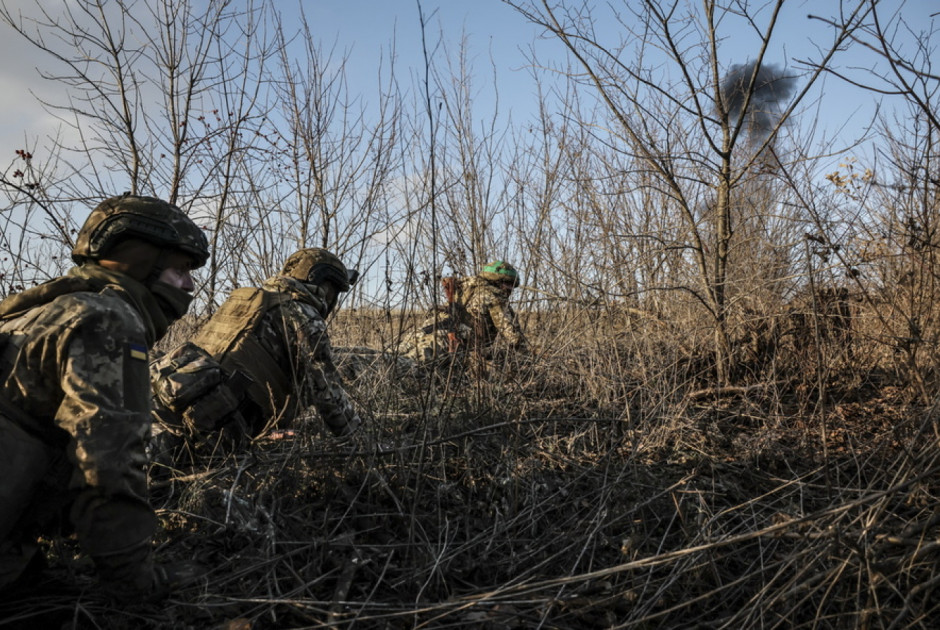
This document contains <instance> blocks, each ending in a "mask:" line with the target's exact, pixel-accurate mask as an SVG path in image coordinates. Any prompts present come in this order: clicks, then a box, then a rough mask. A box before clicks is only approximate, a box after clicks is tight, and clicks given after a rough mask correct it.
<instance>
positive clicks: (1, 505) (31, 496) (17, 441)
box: [0, 415, 57, 589]
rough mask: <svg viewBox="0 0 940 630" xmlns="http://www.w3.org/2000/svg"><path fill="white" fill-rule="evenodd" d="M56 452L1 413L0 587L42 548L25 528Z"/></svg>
mask: <svg viewBox="0 0 940 630" xmlns="http://www.w3.org/2000/svg"><path fill="white" fill-rule="evenodd" d="M56 459H57V453H56V451H55V450H54V449H52V448H50V447H49V446H47V445H46V444H45V443H43V442H42V441H40V440H39V439H37V438H35V437H33V436H31V435H30V434H28V433H27V432H26V431H24V430H23V429H22V428H20V426H19V425H17V424H15V423H14V422H12V421H11V420H9V419H8V418H6V417H4V416H2V415H0V589H3V588H5V587H7V586H9V585H10V584H12V583H13V582H15V581H16V580H17V578H19V577H20V575H21V574H22V573H23V571H24V570H25V569H26V567H27V565H29V563H30V561H31V560H32V559H33V557H34V556H35V554H36V553H37V552H38V550H39V548H38V545H37V544H36V541H35V540H30V539H29V538H28V537H24V536H23V535H22V534H23V532H22V529H23V527H24V526H25V525H27V524H28V521H29V520H31V519H30V517H31V516H32V515H33V514H32V513H34V512H36V511H37V507H41V506H37V497H40V496H45V493H44V492H42V491H41V490H42V488H43V485H44V483H43V482H44V481H47V478H48V476H49V474H50V472H51V470H52V469H53V468H54V462H55V461H56Z"/></svg>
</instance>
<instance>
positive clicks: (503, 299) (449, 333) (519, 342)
mask: <svg viewBox="0 0 940 630" xmlns="http://www.w3.org/2000/svg"><path fill="white" fill-rule="evenodd" d="M519 282H520V280H519V272H518V271H517V270H516V268H515V267H513V266H512V265H511V264H509V263H508V262H505V261H503V260H494V261H492V262H488V263H486V264H485V265H483V268H482V269H481V270H480V272H479V273H478V274H477V275H475V276H470V277H466V278H450V277H449V278H443V279H442V284H443V285H444V291H445V294H446V296H447V304H446V305H445V306H437V307H435V308H434V309H433V310H432V311H431V312H430V313H429V314H428V315H427V317H426V318H425V320H424V321H423V322H422V323H421V325H420V326H419V327H418V329H417V330H416V331H414V332H413V333H411V334H410V335H406V336H405V339H404V340H403V343H402V345H400V346H399V348H398V351H399V352H400V353H401V354H402V355H403V356H406V357H408V358H411V359H414V360H417V361H421V362H424V361H429V360H431V359H433V358H435V357H441V356H449V355H453V354H463V353H467V352H470V353H473V354H474V355H476V356H477V357H478V358H481V359H491V358H492V353H493V350H494V348H495V347H496V346H497V345H499V346H501V347H502V348H504V349H506V350H512V351H519V350H523V349H525V347H526V339H525V335H524V334H523V332H522V328H521V326H520V325H519V319H518V318H517V317H516V313H515V311H514V310H513V308H512V306H511V305H510V304H509V299H510V297H511V295H512V290H513V289H514V288H515V287H517V286H519Z"/></svg>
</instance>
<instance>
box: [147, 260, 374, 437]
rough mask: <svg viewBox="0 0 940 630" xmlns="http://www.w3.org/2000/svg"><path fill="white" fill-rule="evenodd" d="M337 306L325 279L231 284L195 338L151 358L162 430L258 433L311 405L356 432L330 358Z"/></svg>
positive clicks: (331, 423)
mask: <svg viewBox="0 0 940 630" xmlns="http://www.w3.org/2000/svg"><path fill="white" fill-rule="evenodd" d="M342 290H348V286H347V287H346V288H345V289H342ZM332 306H333V305H331V304H329V302H328V298H327V296H326V294H325V291H324V290H323V288H322V287H321V286H320V285H317V284H313V283H309V282H302V281H301V280H298V279H297V278H294V277H291V276H288V275H280V276H275V277H272V278H269V279H268V280H267V281H265V283H264V284H263V285H262V286H261V287H260V288H244V289H237V290H236V291H234V292H233V293H232V295H231V296H230V297H229V299H228V300H227V301H226V302H225V304H223V305H222V307H221V308H220V309H219V310H218V311H217V312H216V313H215V314H214V315H213V316H212V317H211V318H210V319H209V320H208V321H207V322H206V323H205V324H204V325H203V326H202V327H201V328H200V329H199V331H198V332H197V333H196V335H195V337H194V338H193V340H192V342H190V343H186V344H183V346H180V347H179V348H177V349H175V350H173V351H171V352H168V353H167V354H166V355H165V356H164V357H161V358H159V359H157V360H155V361H154V362H153V363H152V364H151V379H152V381H153V387H154V392H155V397H156V401H157V404H158V406H159V407H160V409H159V410H158V413H157V416H158V418H159V420H160V421H161V424H162V425H163V427H162V428H164V429H166V430H168V431H170V432H172V433H175V434H177V435H184V434H190V435H191V436H193V437H196V438H199V437H201V436H202V437H204V436H205V435H206V434H209V435H211V434H212V433H213V432H215V431H217V430H220V429H222V428H223V427H224V428H226V429H227V430H230V431H234V432H235V433H236V434H238V433H242V432H247V433H248V435H250V436H257V435H259V434H261V433H262V432H264V431H265V429H267V428H271V427H273V426H280V427H285V426H288V425H289V424H290V423H292V422H293V421H294V419H295V418H296V417H297V416H298V415H299V414H300V413H301V412H303V411H304V410H305V409H306V408H308V407H310V406H313V407H314V408H315V409H316V410H317V411H318V412H319V415H320V416H321V417H322V419H323V421H324V423H325V424H326V426H327V427H328V428H329V430H330V431H331V432H332V433H333V434H334V435H337V436H342V435H348V434H350V433H352V432H354V431H355V430H356V429H357V428H358V427H359V425H360V424H361V423H362V420H361V419H360V417H359V414H358V413H357V412H356V410H355V408H354V406H353V404H352V402H350V399H349V397H348V396H347V394H346V392H345V390H344V388H343V383H342V378H341V376H340V374H339V372H338V370H337V369H336V366H335V365H334V362H333V355H332V349H331V345H330V337H329V334H328V332H327V324H326V319H325V318H326V316H327V315H328V314H329V312H330V310H331V309H332ZM233 425H234V426H233ZM238 425H243V426H238ZM239 437H240V436H239Z"/></svg>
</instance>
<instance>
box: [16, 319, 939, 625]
mask: <svg viewBox="0 0 940 630" xmlns="http://www.w3.org/2000/svg"><path fill="white" fill-rule="evenodd" d="M527 317H528V319H527V322H526V323H527V329H528V331H529V336H530V337H531V338H532V340H533V346H534V351H533V353H532V354H531V355H527V356H521V357H520V356H506V357H505V358H504V359H503V360H502V361H492V362H491V363H489V364H488V365H486V366H483V368H480V367H479V366H476V367H474V366H466V365H461V364H460V363H454V364H451V363H444V364H442V365H439V366H435V367H432V368H419V367H415V366H413V365H409V364H407V363H403V362H400V361H398V360H396V359H395V358H394V357H393V356H390V355H387V354H383V353H380V352H369V351H365V350H361V349H360V350H358V351H356V350H352V351H349V352H346V353H345V354H344V353H343V352H340V353H338V361H339V363H340V365H341V368H342V369H343V371H344V374H345V375H346V376H347V379H348V381H349V389H350V393H351V395H352V396H353V397H354V398H355V399H356V400H357V402H358V403H359V404H360V405H361V406H363V407H364V408H365V409H366V410H367V414H368V416H369V423H368V425H367V427H366V429H365V431H364V432H363V433H362V434H361V435H359V436H357V437H356V438H355V439H352V440H346V441H343V440H336V439H334V438H331V437H328V436H327V435H325V434H324V432H323V431H322V429H321V423H320V422H319V420H318V419H317V418H316V417H310V418H307V419H305V420H304V421H303V422H300V423H298V425H297V426H296V432H295V434H294V435H292V436H290V435H289V436H286V437H282V438H280V439H265V440H261V441H258V442H257V443H255V444H253V445H251V447H250V448H248V449H246V450H244V451H240V452H237V453H227V454H217V455H216V456H214V457H207V458H205V459H204V460H203V461H200V463H199V465H197V466H191V467H188V468H185V469H181V470H178V471H175V472H173V473H172V474H170V475H167V474H166V471H162V472H161V473H160V475H155V477H154V480H155V481H154V488H153V496H154V502H155V504H156V506H157V507H158V509H159V514H160V519H161V522H162V524H163V526H164V533H163V534H162V536H161V539H160V541H159V542H160V546H159V550H158V555H159V556H160V557H161V558H164V559H167V560H178V559H196V560H198V561H199V562H200V563H201V564H202V565H203V566H204V567H205V568H206V570H207V574H206V576H205V577H204V578H203V580H202V581H201V582H199V583H198V584H197V585H194V586H191V587H189V588H187V589H185V590H183V591H181V592H179V593H177V594H175V595H174V596H173V598H172V599H171V600H169V602H168V603H166V604H164V605H160V606H156V605H144V604H142V605H140V606H135V607H131V608H124V609H116V608H115V607H113V606H111V605H110V604H108V603H107V602H105V601H104V600H101V599H99V598H98V596H97V595H95V594H94V591H93V590H87V591H86V592H84V593H82V594H80V595H76V594H74V593H73V594H71V595H61V594H60V595H58V596H57V598H53V599H49V598H48V597H46V598H45V599H42V600H40V599H39V597H38V596H36V598H34V599H29V598H26V599H20V600H18V601H17V602H16V603H15V604H10V605H8V606H7V608H6V610H7V611H8V612H9V611H12V612H13V613H14V614H15V615H19V616H23V615H29V614H31V612H36V611H38V610H40V606H42V607H43V608H42V610H46V611H48V610H59V611H61V612H64V613H66V614H67V615H69V616H70V618H74V619H77V620H78V622H79V624H80V625H79V627H97V628H131V627H133V628H135V629H141V628H223V627H228V628H236V627H239V626H238V625H236V623H242V622H243V623H244V624H248V625H242V626H241V627H251V628H255V629H267V628H272V629H273V628H277V629H288V628H320V627H333V628H339V627H350V628H352V627H356V628H415V627H423V628H444V627H473V628H494V629H496V628H532V627H545V628H609V627H617V628H654V627H655V628H689V627H708V628H729V629H730V628H735V629H736V628H748V627H765V628H800V627H834V628H843V627H845V628H848V627H852V628H855V627H869V628H929V627H931V623H932V622H931V619H935V618H936V616H937V615H938V614H940V598H938V597H937V586H938V582H940V577H938V574H937V567H938V564H937V557H938V556H937V554H938V548H940V547H938V544H937V542H936V541H937V539H938V538H940V517H938V515H937V508H936V506H937V504H938V501H937V499H938V496H937V495H938V492H940V466H938V453H937V448H936V444H937V439H938V432H937V414H936V411H937V410H936V409H934V408H933V407H932V406H925V405H923V404H920V403H918V402H917V400H918V399H917V398H916V397H912V396H910V394H909V389H908V388H906V387H902V386H899V385H898V384H897V383H894V384H892V383H889V382H887V381H885V380H881V381H875V380H874V379H868V380H866V381H865V382H864V383H863V386H859V383H860V379H859V377H858V375H857V374H856V375H852V374H846V369H847V368H846V366H845V365H842V366H841V367H839V366H838V365H836V364H827V365H825V366H823V367H825V368H826V369H825V370H822V371H821V372H820V374H821V376H822V377H823V380H821V381H820V380H815V381H813V382H815V383H816V384H817V386H819V387H822V388H823V389H824V391H823V392H821V393H820V392H816V393H815V394H814V395H809V394H806V393H805V392H803V393H802V394H801V392H800V391H799V390H798V388H799V387H801V386H802V383H803V382H804V381H808V380H811V379H803V380H799V379H798V380H796V381H794V382H753V383H750V384H748V385H742V386H739V387H735V388H728V389H721V388H706V389H697V388H699V387H700V386H701V385H702V382H703V381H702V380H700V379H697V378H696V374H695V372H694V370H695V369H696V361H695V356H694V350H690V346H687V345H686V343H689V342H690V340H693V339H694V337H695V335H694V332H693V333H689V331H688V330H687V329H686V330H682V329H681V327H675V326H674V325H671V324H669V323H667V322H666V321H665V320H663V319H660V318H657V317H653V316H651V315H649V314H644V313H638V312H632V311H630V310H625V309H619V310H618V309H612V310H607V311H603V312H597V311H590V312H589V311H585V310H581V311H572V312H564V313H558V314H557V316H556V317H553V316H552V315H550V314H546V313H542V314H540V315H538V316H535V315H529V316H527ZM346 321H347V320H340V319H337V320H336V321H334V322H333V324H332V325H333V326H334V328H337V327H340V326H343V325H344V323H343V322H346ZM376 321H377V320H372V319H370V320H369V321H368V323H367V324H366V325H363V326H362V329H361V330H363V331H373V330H374V329H375V328H376V327H377V326H378V324H377V323H376ZM575 330H577V331H580V334H578V335H574V334H572V331H575ZM356 334H357V333H356V332H355V329H354V328H350V329H344V330H336V332H335V335H334V336H335V337H336V338H338V339H343V340H344V342H345V343H348V344H349V347H353V348H354V347H357V346H362V345H365V344H364V343H362V340H361V339H360V338H357V337H356ZM370 334H371V333H370ZM382 334H385V333H382ZM862 349H864V347H863V348H862ZM807 401H809V402H807ZM59 544H65V545H67V544H69V543H68V541H66V542H65V543H59ZM55 569H56V570H58V571H61V572H65V571H72V572H73V573H77V579H78V580H79V583H80V584H83V585H88V584H89V583H90V580H91V578H90V571H89V569H88V568H87V567H82V566H76V565H74V564H70V563H69V562H65V563H62V564H59V565H56V567H55ZM50 602H52V603H51V604H50ZM50 606H51V608H50ZM81 624H84V625H81ZM225 624H228V625H225Z"/></svg>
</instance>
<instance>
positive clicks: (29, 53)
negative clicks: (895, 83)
mask: <svg viewBox="0 0 940 630" xmlns="http://www.w3.org/2000/svg"><path fill="white" fill-rule="evenodd" d="M3 1H4V4H5V5H6V6H7V7H11V8H16V7H19V6H22V7H32V6H33V5H34V4H35V2H36V0H3ZM60 2H62V0H54V1H53V2H52V3H47V5H48V6H53V7H54V6H57V5H58V3H60ZM419 2H420V7H421V9H422V11H423V13H424V16H425V19H426V21H427V27H426V35H427V39H428V41H429V42H430V43H431V45H435V44H436V43H437V42H439V41H443V42H444V45H445V46H447V47H448V48H449V49H450V51H451V56H453V55H455V54H456V50H457V47H458V45H459V43H460V41H461V37H462V36H465V37H466V42H467V44H468V46H469V49H470V51H471V61H472V63H473V66H474V72H475V79H474V80H475V82H476V83H475V86H477V87H478V89H479V90H480V97H479V101H478V104H477V107H478V111H481V112H482V111H483V110H485V108H486V107H492V106H493V104H494V101H493V100H492V97H493V86H492V83H493V81H495V89H496V90H497V91H498V95H499V99H500V107H501V110H502V111H503V112H504V113H506V112H508V111H509V110H511V111H512V113H513V119H514V120H515V121H516V122H520V121H521V120H522V119H525V118H526V117H528V116H530V115H533V104H534V100H535V99H534V96H533V95H534V93H535V85H534V82H533V79H532V76H531V72H530V69H529V67H528V66H529V60H528V58H527V55H528V53H529V51H530V49H531V48H532V47H535V49H536V51H537V52H538V55H539V57H540V59H541V60H542V61H544V62H546V63H550V62H553V61H557V60H560V59H562V58H563V51H562V49H561V47H560V45H559V44H558V43H557V42H555V41H552V40H546V39H544V38H540V35H541V32H540V30H539V29H538V28H537V27H536V26H534V25H532V24H530V23H528V22H527V21H526V20H525V18H524V17H523V16H521V15H520V14H519V13H517V12H516V11H514V10H513V9H512V8H511V7H508V6H507V5H505V4H504V3H503V2H501V1H500V0H278V1H277V3H276V6H278V8H279V10H280V11H281V13H282V15H283V17H284V19H285V22H286V23H287V24H288V25H289V24H290V23H291V21H292V20H296V15H297V11H298V8H299V7H300V6H303V9H304V11H305V13H306V15H307V18H308V20H309V22H310V24H311V25H313V28H314V32H315V34H316V35H317V36H318V37H319V38H320V39H321V41H322V43H323V45H324V46H325V47H327V46H331V45H333V44H334V43H335V46H336V53H337V55H338V56H342V55H343V54H344V53H345V54H348V56H349V62H348V66H347V77H348V79H349V81H350V84H351V88H352V90H353V91H354V92H355V91H356V90H361V91H362V95H363V98H365V99H366V100H370V99H372V98H375V90H376V89H377V86H378V80H377V67H378V64H379V62H380V60H382V58H383V57H385V63H386V64H387V61H388V60H387V56H388V52H389V48H390V45H391V43H392V41H393V40H394V41H395V42H396V48H397V53H398V59H397V60H396V73H397V75H398V76H399V78H400V79H401V80H402V81H405V82H410V81H411V79H412V77H415V76H420V74H421V73H422V72H423V65H424V61H423V57H422V50H421V30H420V20H419ZM594 4H595V6H597V7H603V6H605V5H606V3H604V2H600V1H598V2H596V3H594ZM699 4H700V3H698V2H693V5H696V6H697V5H699ZM751 4H752V5H758V6H763V4H764V3H751ZM837 4H838V3H836V2H835V1H827V2H821V1H819V0H789V1H788V2H787V4H786V5H785V9H784V11H783V13H782V15H781V19H780V26H779V27H778V31H777V32H776V34H775V36H774V39H773V40H772V42H771V53H770V54H769V55H768V57H767V60H768V61H770V62H772V63H776V64H778V65H781V66H792V64H793V60H794V59H797V58H803V57H806V56H808V55H811V54H812V53H813V51H814V44H813V42H814V41H815V42H824V41H825V39H826V37H827V36H826V29H825V27H824V26H823V25H822V24H821V23H820V22H818V21H812V20H808V19H807V18H806V15H807V13H810V12H819V13H822V12H823V11H826V10H835V9H836V7H837ZM883 4H884V5H885V6H888V5H889V4H890V5H892V6H895V5H896V3H894V2H892V3H883ZM827 7H830V8H828V9H827ZM905 7H906V8H905V11H906V14H907V15H908V17H909V19H910V22H911V24H912V25H913V26H914V27H915V28H927V27H928V26H929V24H930V21H931V19H932V18H931V14H932V13H936V12H937V11H940V6H938V5H937V3H936V2H935V1H934V0H909V2H907V3H906V4H905ZM598 26H599V29H600V30H599V35H600V37H601V38H602V39H603V40H604V41H605V42H607V43H610V44H614V43H616V39H617V38H619V36H620V35H621V34H622V32H621V30H619V29H617V28H611V26H612V25H611V24H604V23H602V24H599V25H598ZM725 34H726V35H727V36H728V37H727V40H726V41H725V42H724V43H723V44H722V57H723V60H725V62H726V63H739V62H741V63H743V62H745V61H747V59H748V57H749V56H751V55H753V53H754V50H755V49H756V40H755V39H754V38H753V36H748V35H747V33H746V32H744V31H743V30H740V29H738V27H733V28H728V29H726V32H725ZM0 54H3V57H4V60H5V61H4V63H3V64H0V80H2V81H3V85H4V88H5V89H4V90H2V91H0V109H2V111H3V112H4V116H3V118H2V122H0V137H2V140H3V146H4V147H6V148H7V149H5V150H7V151H8V153H9V159H10V160H11V161H12V159H13V151H14V149H17V148H23V147H24V146H28V145H32V144H34V143H36V142H37V139H39V138H42V137H43V136H45V135H47V134H49V133H51V132H52V130H53V129H54V123H53V122H52V120H51V119H50V117H49V116H48V115H46V114H45V113H44V112H43V111H42V110H41V108H40V107H38V106H37V104H36V102H35V100H34V99H33V97H32V96H31V95H30V93H29V90H35V91H36V92H37V93H39V94H40V95H42V96H46V97H49V98H52V99H53V100H59V101H61V100H62V99H61V97H62V96H63V95H62V94H61V92H59V93H57V90H58V91H61V87H60V86H56V85H54V84H48V83H43V82H42V81H41V80H40V79H39V78H38V76H37V74H36V71H35V69H34V67H35V66H36V65H37V64H38V63H39V60H38V59H37V58H36V57H35V51H33V50H31V49H28V48H27V47H26V46H25V45H24V43H23V42H22V41H20V40H19V39H18V37H15V36H8V34H5V35H4V36H3V37H0ZM434 54H435V59H436V60H440V59H442V58H443V53H442V51H440V50H436V51H434ZM491 63H492V64H493V65H492V66H491ZM837 63H838V65H840V66H841V67H842V68H844V69H851V68H852V67H853V66H854V67H856V70H857V68H858V67H865V66H867V65H870V64H871V63H873V62H872V60H871V59H870V58H865V56H864V55H856V56H853V58H851V59H842V60H841V61H839V62H837ZM822 90H823V91H822V94H823V95H824V97H825V98H824V99H823V100H822V101H821V105H820V109H819V121H820V123H821V124H822V125H823V126H824V127H825V128H827V129H829V130H832V131H834V130H835V129H837V128H839V127H840V126H841V125H842V124H843V123H845V122H846V121H849V125H848V127H847V131H846V134H845V139H846V140H847V141H849V140H851V139H852V137H853V134H855V133H856V132H857V130H858V128H860V126H861V125H862V124H863V123H864V122H865V121H867V120H868V117H869V116H870V115H871V113H872V111H873V110H874V106H875V103H876V99H875V97H874V96H873V95H872V94H871V93H865V92H861V91H859V90H857V89H854V88H851V87H849V86H847V85H845V84H844V83H843V82H840V81H837V80H833V79H828V80H827V81H826V83H825V85H824V86H822ZM818 95H819V94H817V96H818Z"/></svg>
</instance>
